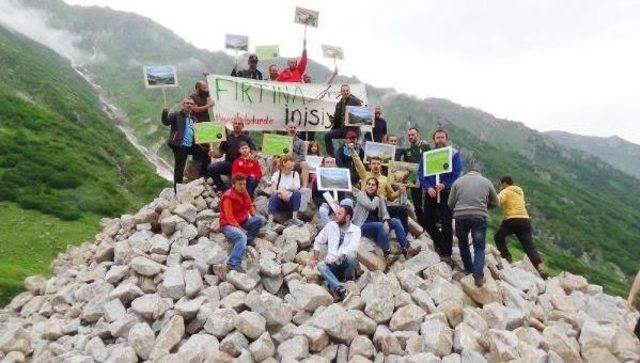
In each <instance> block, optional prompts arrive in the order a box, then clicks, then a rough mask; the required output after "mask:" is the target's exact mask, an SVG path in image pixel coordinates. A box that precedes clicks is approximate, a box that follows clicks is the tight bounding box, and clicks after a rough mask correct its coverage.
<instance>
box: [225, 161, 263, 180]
mask: <svg viewBox="0 0 640 363" xmlns="http://www.w3.org/2000/svg"><path fill="white" fill-rule="evenodd" d="M240 173H242V174H244V175H246V176H248V177H249V178H252V179H256V180H260V179H261V178H262V169H260V163H259V162H258V160H255V159H254V160H253V161H247V160H246V159H245V158H244V157H242V156H238V157H237V158H236V160H234V161H233V166H232V167H231V175H236V174H240Z"/></svg>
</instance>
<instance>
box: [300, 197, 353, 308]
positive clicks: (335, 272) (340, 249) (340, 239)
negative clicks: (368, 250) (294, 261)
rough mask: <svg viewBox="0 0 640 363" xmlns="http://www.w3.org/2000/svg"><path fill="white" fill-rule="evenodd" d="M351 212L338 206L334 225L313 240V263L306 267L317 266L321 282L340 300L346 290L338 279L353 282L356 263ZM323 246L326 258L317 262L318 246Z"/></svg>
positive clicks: (345, 296) (329, 224) (351, 210)
mask: <svg viewBox="0 0 640 363" xmlns="http://www.w3.org/2000/svg"><path fill="white" fill-rule="evenodd" d="M352 218H353V208H351V207H350V206H348V205H346V206H345V205H343V206H340V208H339V209H338V212H337V213H336V221H334V222H329V223H328V224H327V225H326V226H325V227H324V228H323V229H322V230H321V231H320V233H319V234H318V235H317V236H316V239H315V241H314V242H313V259H312V260H311V262H310V264H311V265H312V266H315V265H316V264H317V266H318V272H320V275H322V278H324V279H325V281H326V282H327V285H329V289H330V290H331V291H333V292H334V293H335V294H336V295H337V296H338V298H339V299H340V300H345V299H346V298H347V289H346V288H345V287H344V285H343V284H341V283H340V281H339V280H338V277H339V276H341V277H344V279H345V280H354V279H355V267H356V265H357V263H358V256H357V252H358V244H359V243H360V236H361V232H360V227H358V226H356V225H355V224H353V223H351V219H352ZM324 245H327V255H326V256H325V258H324V260H323V261H320V262H318V259H319V257H320V250H321V248H322V246H324Z"/></svg>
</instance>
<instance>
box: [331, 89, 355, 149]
mask: <svg viewBox="0 0 640 363" xmlns="http://www.w3.org/2000/svg"><path fill="white" fill-rule="evenodd" d="M340 94H341V95H342V98H341V99H340V101H339V102H338V103H337V104H336V109H335V111H334V112H333V124H332V125H331V130H329V131H328V132H327V133H326V134H325V135H324V146H325V148H326V150H327V154H329V155H330V156H332V157H335V153H334V150H333V139H340V138H343V137H344V134H345V132H346V127H345V125H344V116H345V114H346V110H347V106H362V101H360V99H359V98H358V97H356V96H354V95H352V94H351V87H349V85H348V84H343V85H342V86H340Z"/></svg>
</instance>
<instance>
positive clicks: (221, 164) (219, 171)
mask: <svg viewBox="0 0 640 363" xmlns="http://www.w3.org/2000/svg"><path fill="white" fill-rule="evenodd" d="M243 129H244V121H243V120H241V119H235V120H233V131H232V132H228V131H227V141H223V142H222V143H220V152H221V153H225V157H224V160H220V161H217V162H215V163H213V164H211V165H210V166H209V168H207V176H208V177H211V179H213V184H214V185H215V186H216V189H217V190H218V192H223V191H225V190H226V189H227V186H226V185H225V184H224V181H223V180H222V175H229V174H230V173H231V167H232V166H233V161H234V160H235V159H236V158H237V157H238V156H240V144H241V143H243V142H246V143H247V144H248V145H249V148H250V149H251V151H252V154H251V158H253V157H254V156H255V155H254V153H253V152H255V150H256V147H255V145H254V144H253V141H252V140H251V137H249V134H248V133H246V132H243ZM216 157H217V156H216Z"/></svg>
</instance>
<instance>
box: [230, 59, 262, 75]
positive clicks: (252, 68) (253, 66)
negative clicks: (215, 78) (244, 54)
mask: <svg viewBox="0 0 640 363" xmlns="http://www.w3.org/2000/svg"><path fill="white" fill-rule="evenodd" d="M231 76H232V77H240V78H249V79H257V80H260V81H262V72H260V71H259V70H258V56H257V55H255V54H251V55H249V69H243V70H240V71H239V70H238V64H237V63H236V65H235V66H234V67H233V70H232V71H231Z"/></svg>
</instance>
